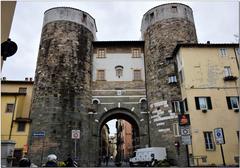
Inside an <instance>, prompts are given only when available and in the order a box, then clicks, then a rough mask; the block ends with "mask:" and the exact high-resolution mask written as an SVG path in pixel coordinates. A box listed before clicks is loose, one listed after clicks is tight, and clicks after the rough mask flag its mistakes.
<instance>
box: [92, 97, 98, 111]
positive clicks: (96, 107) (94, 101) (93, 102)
mask: <svg viewBox="0 0 240 168" xmlns="http://www.w3.org/2000/svg"><path fill="white" fill-rule="evenodd" d="M92 104H93V109H94V110H95V111H96V112H97V111H98V105H99V104H100V100H98V99H93V100H92Z"/></svg>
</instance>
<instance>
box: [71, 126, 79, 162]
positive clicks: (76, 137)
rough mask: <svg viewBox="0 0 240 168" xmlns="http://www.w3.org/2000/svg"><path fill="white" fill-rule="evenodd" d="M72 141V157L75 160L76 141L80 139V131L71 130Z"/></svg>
mask: <svg viewBox="0 0 240 168" xmlns="http://www.w3.org/2000/svg"><path fill="white" fill-rule="evenodd" d="M72 139H74V140H75V141H74V142H75V144H74V157H75V159H76V158H77V139H80V130H72Z"/></svg>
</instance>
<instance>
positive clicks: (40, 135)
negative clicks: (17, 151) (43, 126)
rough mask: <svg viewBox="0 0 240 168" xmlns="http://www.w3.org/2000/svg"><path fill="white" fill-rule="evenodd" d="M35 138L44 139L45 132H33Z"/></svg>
mask: <svg viewBox="0 0 240 168" xmlns="http://www.w3.org/2000/svg"><path fill="white" fill-rule="evenodd" d="M33 136H35V137H44V136H45V131H36V132H33Z"/></svg>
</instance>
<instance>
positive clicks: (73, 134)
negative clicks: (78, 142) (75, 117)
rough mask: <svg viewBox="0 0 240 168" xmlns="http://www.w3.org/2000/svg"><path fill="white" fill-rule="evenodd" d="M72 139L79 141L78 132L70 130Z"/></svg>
mask: <svg viewBox="0 0 240 168" xmlns="http://www.w3.org/2000/svg"><path fill="white" fill-rule="evenodd" d="M72 139H80V130H72Z"/></svg>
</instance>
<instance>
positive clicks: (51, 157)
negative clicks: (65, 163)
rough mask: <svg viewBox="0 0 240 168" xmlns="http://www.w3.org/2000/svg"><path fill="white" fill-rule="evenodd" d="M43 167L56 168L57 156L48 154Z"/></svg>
mask: <svg viewBox="0 0 240 168" xmlns="http://www.w3.org/2000/svg"><path fill="white" fill-rule="evenodd" d="M44 167H58V164H57V156H56V155H54V154H50V155H48V157H47V163H46V164H45V166H44Z"/></svg>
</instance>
